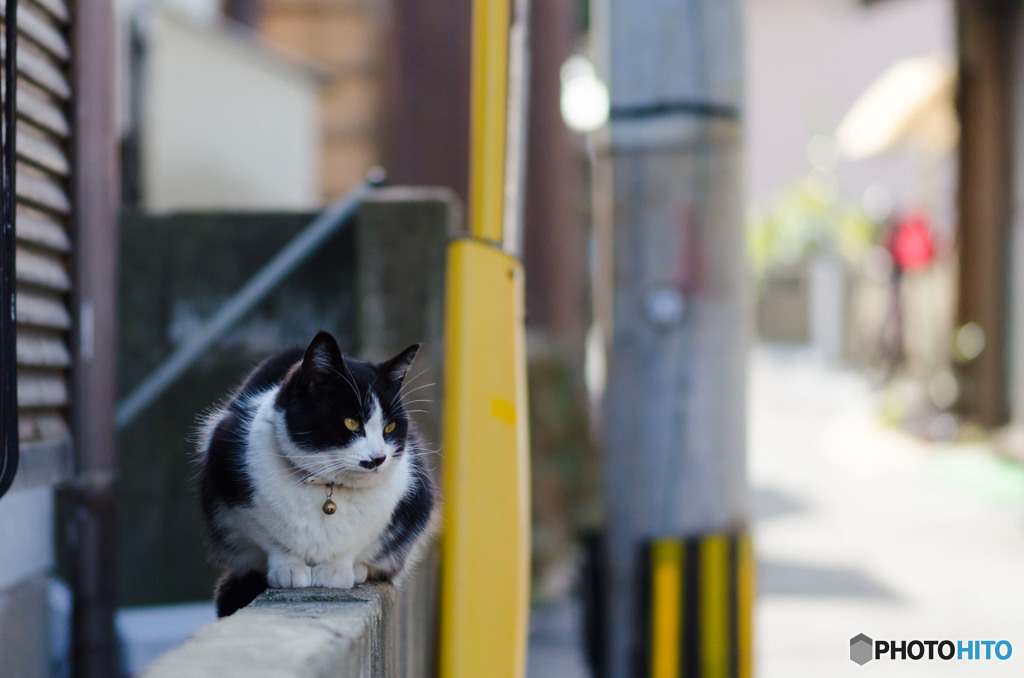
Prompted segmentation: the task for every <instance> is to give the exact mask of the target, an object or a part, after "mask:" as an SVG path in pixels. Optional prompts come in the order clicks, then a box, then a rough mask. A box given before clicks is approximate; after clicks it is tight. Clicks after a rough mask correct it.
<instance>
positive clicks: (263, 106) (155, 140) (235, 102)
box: [137, 11, 320, 212]
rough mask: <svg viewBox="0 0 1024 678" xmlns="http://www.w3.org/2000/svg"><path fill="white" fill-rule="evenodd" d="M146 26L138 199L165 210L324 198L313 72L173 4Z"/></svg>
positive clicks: (295, 205)
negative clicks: (182, 14) (173, 9)
mask: <svg viewBox="0 0 1024 678" xmlns="http://www.w3.org/2000/svg"><path fill="white" fill-rule="evenodd" d="M142 26H143V31H144V34H145V37H146V47H145V51H144V57H143V60H142V68H141V74H140V75H141V77H140V78H139V80H138V81H137V85H138V86H139V87H141V108H142V110H141V115H140V118H139V122H140V125H141V127H140V129H141V139H140V161H141V164H140V169H141V190H142V205H143V206H144V207H145V208H147V209H149V210H151V211H157V212H161V211H169V210H183V209H246V210H253V209H268V208H274V209H304V208H309V207H313V206H316V205H317V204H319V202H320V119H319V116H320V94H319V87H320V81H319V76H318V75H317V74H316V71H314V70H313V69H312V68H311V67H309V66H303V65H300V64H299V63H298V62H297V61H296V60H290V59H286V58H284V57H283V56H281V55H279V54H275V53H273V52H271V51H269V50H268V49H267V48H266V47H265V46H264V45H261V44H260V43H259V42H258V41H257V40H256V39H255V36H248V35H242V34H234V33H232V32H229V31H227V30H225V29H224V28H218V27H213V26H203V25H201V24H198V23H196V22H194V21H192V20H190V19H187V18H181V17H179V16H178V15H176V14H175V13H173V12H169V11H167V12H159V13H156V14H155V15H153V16H152V17H151V18H150V19H149V20H148V21H146V22H144V23H143V24H142Z"/></svg>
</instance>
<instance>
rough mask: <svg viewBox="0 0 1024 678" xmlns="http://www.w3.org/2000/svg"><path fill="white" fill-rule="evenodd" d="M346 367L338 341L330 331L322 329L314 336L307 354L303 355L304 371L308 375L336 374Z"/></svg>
mask: <svg viewBox="0 0 1024 678" xmlns="http://www.w3.org/2000/svg"><path fill="white" fill-rule="evenodd" d="M343 369H345V362H344V360H343V359H342V357H341V349H340V348H338V342H337V341H335V340H334V337H332V336H331V335H330V333H328V332H324V331H323V330H321V331H320V332H318V333H317V335H316V336H315V337H313V341H311V342H310V344H309V347H308V348H306V354H305V355H304V356H303V357H302V371H303V373H304V374H306V375H307V376H317V375H324V374H335V373H337V372H338V371H340V370H343Z"/></svg>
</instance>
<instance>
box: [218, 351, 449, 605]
mask: <svg viewBox="0 0 1024 678" xmlns="http://www.w3.org/2000/svg"><path fill="white" fill-rule="evenodd" d="M418 350H419V345H418V344H415V345H413V346H410V347H409V348H407V349H405V350H404V351H402V352H401V353H399V354H398V355H396V356H395V357H394V358H391V359H390V360H386V361H384V362H382V363H369V362H363V361H361V360H355V359H353V358H349V357H343V356H342V354H341V350H340V349H339V348H338V343H337V342H336V341H335V340H334V337H332V336H331V335H330V334H328V333H326V332H320V333H319V334H317V336H316V337H315V338H314V339H313V341H312V343H310V345H309V347H308V348H306V349H305V351H303V350H302V349H301V348H294V349H292V350H289V351H285V352H284V353H281V354H279V355H276V356H273V357H271V358H268V359H267V360H265V361H264V362H263V363H261V364H260V365H258V366H257V367H256V369H255V370H253V372H252V373H251V374H250V375H249V376H248V377H247V378H246V380H245V381H244V382H243V383H242V385H241V387H240V388H239V389H238V391H237V392H236V393H235V394H234V395H233V396H232V397H231V399H230V401H228V403H227V405H225V406H224V407H222V408H220V409H218V410H217V411H216V412H214V413H213V414H212V415H211V416H210V417H209V418H208V419H207V420H206V422H205V425H204V426H203V428H202V432H201V436H200V443H199V466H200V472H199V494H200V500H201V503H202V509H203V513H204V514H205V516H206V521H207V524H208V526H209V530H210V539H211V543H212V545H211V552H212V556H213V558H214V560H215V561H216V562H217V563H218V564H219V565H221V566H222V567H224V568H225V572H224V574H223V575H222V576H221V578H220V581H219V582H218V584H217V590H216V592H215V598H216V602H217V613H218V615H219V616H221V617H223V616H226V615H229V614H232V613H233V612H235V611H236V610H237V609H239V608H240V607H244V606H245V605H248V604H249V603H250V602H251V601H252V600H253V599H254V598H255V597H256V596H257V595H259V594H260V593H261V592H262V591H264V590H265V589H266V588H267V587H268V586H269V587H271V588H305V587H310V586H326V587H332V588H341V589H345V588H351V587H353V586H355V585H357V584H360V583H362V582H364V581H366V580H367V578H372V579H381V580H385V581H395V580H397V579H398V578H399V577H400V576H401V575H402V574H403V572H404V571H405V570H407V569H408V568H409V566H410V565H412V564H413V563H414V562H415V561H416V560H417V559H418V557H419V556H420V555H421V554H420V552H421V551H422V550H423V548H422V547H423V546H424V544H425V542H426V541H427V538H428V537H429V535H430V534H431V532H432V530H433V526H434V522H435V503H436V502H435V495H436V490H435V488H434V484H433V482H432V480H431V478H430V475H429V474H428V472H427V471H426V469H425V467H424V456H425V454H426V450H425V448H424V447H423V443H422V442H421V441H420V439H419V437H418V435H417V433H416V431H415V429H414V427H413V423H412V421H411V420H410V418H409V416H408V414H407V413H406V411H405V409H404V406H403V402H402V398H403V394H402V384H403V381H404V380H405V377H406V373H407V371H408V369H409V366H410V365H411V364H412V361H413V358H415V356H416V352H417V351H418Z"/></svg>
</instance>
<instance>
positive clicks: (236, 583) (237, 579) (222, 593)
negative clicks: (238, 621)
mask: <svg viewBox="0 0 1024 678" xmlns="http://www.w3.org/2000/svg"><path fill="white" fill-rule="evenodd" d="M266 590H267V573H266V572H251V571H250V572H242V573H238V572H235V571H234V570H227V571H226V572H224V574H222V575H221V576H220V579H218V580H217V586H216V587H215V588H214V590H213V599H214V600H215V601H216V603H217V616H218V617H227V616H228V615H229V614H234V613H235V612H237V611H238V610H240V609H242V608H243V607H245V606H246V605H248V604H249V603H251V602H252V601H253V600H255V599H256V596H258V595H259V594H261V593H263V592H264V591H266Z"/></svg>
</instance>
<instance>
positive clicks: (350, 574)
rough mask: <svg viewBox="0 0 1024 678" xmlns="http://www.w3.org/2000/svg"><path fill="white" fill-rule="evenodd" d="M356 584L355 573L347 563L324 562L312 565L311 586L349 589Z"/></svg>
mask: <svg viewBox="0 0 1024 678" xmlns="http://www.w3.org/2000/svg"><path fill="white" fill-rule="evenodd" d="M355 585H356V575H355V572H354V571H353V568H352V566H351V565H349V564H347V563H324V564H322V565H314V566H313V586H325V587H327V588H330V589H350V588H352V587H353V586H355Z"/></svg>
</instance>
